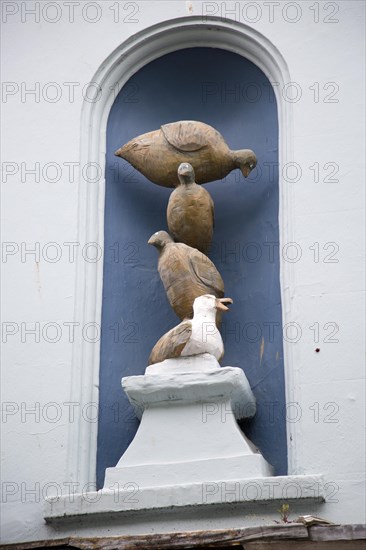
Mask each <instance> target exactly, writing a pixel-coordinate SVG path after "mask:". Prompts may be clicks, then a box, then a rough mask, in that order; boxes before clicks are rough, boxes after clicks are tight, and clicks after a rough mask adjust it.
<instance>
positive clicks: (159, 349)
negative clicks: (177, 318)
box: [148, 319, 192, 365]
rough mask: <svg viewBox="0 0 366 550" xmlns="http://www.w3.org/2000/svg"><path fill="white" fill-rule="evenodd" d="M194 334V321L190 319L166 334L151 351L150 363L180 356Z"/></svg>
mask: <svg viewBox="0 0 366 550" xmlns="http://www.w3.org/2000/svg"><path fill="white" fill-rule="evenodd" d="M191 334H192V323H191V321H190V320H189V319H187V320H186V321H183V322H182V323H180V324H179V325H178V326H176V327H174V328H172V329H171V330H169V332H167V333H166V334H164V335H163V336H162V337H161V338H160V340H159V341H158V342H157V343H156V344H155V346H154V347H153V350H152V352H151V353H150V357H149V361H148V364H149V365H153V364H154V363H160V362H161V361H164V360H165V359H171V358H172V357H180V355H181V353H182V351H183V349H184V348H185V346H186V344H187V342H188V340H189V339H190V337H191Z"/></svg>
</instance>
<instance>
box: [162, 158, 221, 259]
mask: <svg viewBox="0 0 366 550" xmlns="http://www.w3.org/2000/svg"><path fill="white" fill-rule="evenodd" d="M178 178H179V182H180V185H178V186H177V188H176V189H175V190H174V191H173V192H172V194H171V195H170V198H169V202H168V208H167V221H168V227H169V232H170V234H171V235H172V237H173V239H174V240H175V241H178V242H181V243H184V244H187V245H188V246H192V247H193V248H197V249H198V250H200V251H201V252H204V253H206V252H207V250H208V249H209V247H210V244H211V240H212V233H213V227H214V203H213V200H212V198H211V195H210V194H209V193H208V191H206V189H204V188H203V187H201V186H200V185H197V183H196V182H195V178H194V170H193V167H192V165H191V164H188V162H183V163H182V164H180V165H179V168H178Z"/></svg>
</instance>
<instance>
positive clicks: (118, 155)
mask: <svg viewBox="0 0 366 550" xmlns="http://www.w3.org/2000/svg"><path fill="white" fill-rule="evenodd" d="M121 149H122V147H120V148H119V149H117V151H115V152H114V154H115V155H116V157H120V156H121V155H120V153H121Z"/></svg>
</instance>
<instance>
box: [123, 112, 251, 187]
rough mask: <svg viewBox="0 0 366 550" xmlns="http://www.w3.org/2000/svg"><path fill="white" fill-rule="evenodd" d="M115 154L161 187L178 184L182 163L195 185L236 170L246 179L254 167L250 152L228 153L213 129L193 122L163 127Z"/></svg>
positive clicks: (135, 139) (241, 150)
mask: <svg viewBox="0 0 366 550" xmlns="http://www.w3.org/2000/svg"><path fill="white" fill-rule="evenodd" d="M115 155H117V156H118V157H121V158H123V159H125V160H127V161H128V162H129V163H130V164H132V166H134V168H136V170H138V171H139V172H141V173H142V174H143V175H144V176H146V177H147V178H148V179H149V180H151V181H152V182H154V183H156V184H157V185H162V186H163V187H175V186H176V185H179V179H178V176H177V169H178V166H179V165H180V164H181V163H182V162H189V163H190V164H191V165H192V166H193V168H194V170H195V173H196V182H197V183H207V182H209V181H214V180H219V179H222V178H224V177H225V176H227V174H229V173H230V172H231V171H232V170H235V169H236V168H240V170H241V171H242V174H243V176H244V177H245V178H246V177H247V176H248V175H249V174H250V172H251V170H253V168H254V167H255V166H256V164H257V158H256V156H255V154H254V153H253V151H251V150H250V149H240V150H238V151H231V150H230V149H229V147H228V145H227V144H226V142H225V140H224V138H223V137H222V135H221V134H220V133H219V132H218V131H217V130H215V128H213V127H212V126H209V125H208V124H205V123H204V122H198V121H195V120H181V121H179V122H171V123H170V124H164V125H163V126H161V128H160V129H159V130H154V131H153V132H148V133H146V134H143V135H141V136H138V137H135V138H133V139H131V141H129V142H128V143H126V144H125V145H123V146H122V147H121V148H120V149H118V151H116V152H115Z"/></svg>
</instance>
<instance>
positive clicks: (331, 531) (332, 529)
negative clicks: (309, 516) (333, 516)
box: [309, 525, 366, 540]
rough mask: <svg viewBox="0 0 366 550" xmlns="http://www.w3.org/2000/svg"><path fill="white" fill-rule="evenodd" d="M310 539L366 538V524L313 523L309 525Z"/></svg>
mask: <svg viewBox="0 0 366 550" xmlns="http://www.w3.org/2000/svg"><path fill="white" fill-rule="evenodd" d="M309 538H310V540H357V539H365V540H366V525H329V526H326V527H324V526H322V525H314V526H312V527H309Z"/></svg>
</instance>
